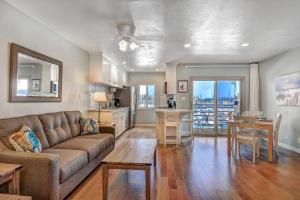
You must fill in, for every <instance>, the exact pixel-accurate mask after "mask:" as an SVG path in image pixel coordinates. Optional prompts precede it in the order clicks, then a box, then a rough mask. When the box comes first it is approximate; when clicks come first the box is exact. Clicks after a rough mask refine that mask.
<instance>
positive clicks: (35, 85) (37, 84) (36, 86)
mask: <svg viewBox="0 0 300 200" xmlns="http://www.w3.org/2000/svg"><path fill="white" fill-rule="evenodd" d="M31 90H32V91H41V79H32V80H31Z"/></svg>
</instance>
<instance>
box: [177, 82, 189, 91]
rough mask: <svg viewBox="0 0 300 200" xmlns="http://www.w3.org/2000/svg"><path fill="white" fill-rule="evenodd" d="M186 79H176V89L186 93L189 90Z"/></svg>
mask: <svg viewBox="0 0 300 200" xmlns="http://www.w3.org/2000/svg"><path fill="white" fill-rule="evenodd" d="M188 83H189V82H188V80H178V84H177V91H178V92H180V93H187V92H188V91H189V88H188V87H189V84H188Z"/></svg>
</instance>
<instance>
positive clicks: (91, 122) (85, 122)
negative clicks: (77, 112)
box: [80, 118, 99, 135]
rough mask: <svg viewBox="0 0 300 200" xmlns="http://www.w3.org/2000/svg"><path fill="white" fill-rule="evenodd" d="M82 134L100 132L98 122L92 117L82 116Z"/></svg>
mask: <svg viewBox="0 0 300 200" xmlns="http://www.w3.org/2000/svg"><path fill="white" fill-rule="evenodd" d="M80 129H81V135H86V134H97V133H99V126H98V122H97V121H96V120H95V119H92V118H85V119H84V118H82V119H81V120H80Z"/></svg>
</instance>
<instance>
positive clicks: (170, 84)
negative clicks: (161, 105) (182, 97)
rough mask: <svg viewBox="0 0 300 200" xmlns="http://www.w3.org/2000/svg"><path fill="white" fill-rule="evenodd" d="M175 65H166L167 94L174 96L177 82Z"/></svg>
mask: <svg viewBox="0 0 300 200" xmlns="http://www.w3.org/2000/svg"><path fill="white" fill-rule="evenodd" d="M176 70H177V64H176V63H168V64H167V66H166V82H167V94H176V92H177V81H176Z"/></svg>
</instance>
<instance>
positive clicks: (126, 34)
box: [117, 23, 162, 52]
mask: <svg viewBox="0 0 300 200" xmlns="http://www.w3.org/2000/svg"><path fill="white" fill-rule="evenodd" d="M117 29H118V32H119V35H118V36H117V41H118V44H119V49H120V51H123V52H126V51H127V50H131V51H134V50H135V49H137V48H139V47H142V48H144V49H145V50H149V49H150V48H151V47H150V44H149V43H150V42H153V41H158V40H162V38H160V37H153V36H142V37H136V36H134V32H135V26H134V25H133V24H128V23H122V24H118V25H117Z"/></svg>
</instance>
